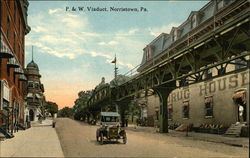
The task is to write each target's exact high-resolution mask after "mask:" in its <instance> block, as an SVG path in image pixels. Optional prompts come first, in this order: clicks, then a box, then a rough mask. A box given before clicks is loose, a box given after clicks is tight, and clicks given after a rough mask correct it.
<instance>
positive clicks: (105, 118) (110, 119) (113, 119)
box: [101, 116, 119, 122]
mask: <svg viewBox="0 0 250 158" xmlns="http://www.w3.org/2000/svg"><path fill="white" fill-rule="evenodd" d="M101 121H102V122H118V121H119V119H118V117H114V116H102V119H101Z"/></svg>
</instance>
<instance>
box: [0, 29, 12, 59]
mask: <svg viewBox="0 0 250 158" xmlns="http://www.w3.org/2000/svg"><path fill="white" fill-rule="evenodd" d="M12 57H14V55H13V53H12V52H11V51H10V49H9V47H8V46H7V44H6V43H5V42H4V41H3V35H2V34H1V43H0V58H12Z"/></svg>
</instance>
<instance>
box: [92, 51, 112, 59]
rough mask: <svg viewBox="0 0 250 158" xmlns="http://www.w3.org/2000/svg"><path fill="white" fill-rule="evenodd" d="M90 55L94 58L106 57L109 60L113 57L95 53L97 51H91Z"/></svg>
mask: <svg viewBox="0 0 250 158" xmlns="http://www.w3.org/2000/svg"><path fill="white" fill-rule="evenodd" d="M90 55H91V56H92V57H97V56H100V57H105V58H107V59H112V56H111V55H108V54H107V53H97V52H95V51H91V52H90Z"/></svg>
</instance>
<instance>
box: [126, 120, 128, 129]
mask: <svg viewBox="0 0 250 158" xmlns="http://www.w3.org/2000/svg"><path fill="white" fill-rule="evenodd" d="M125 126H126V127H128V119H125Z"/></svg>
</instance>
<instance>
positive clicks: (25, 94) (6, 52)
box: [0, 0, 45, 137]
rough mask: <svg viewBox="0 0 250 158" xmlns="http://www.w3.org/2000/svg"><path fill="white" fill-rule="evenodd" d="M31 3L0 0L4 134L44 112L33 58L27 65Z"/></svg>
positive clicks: (0, 95)
mask: <svg viewBox="0 0 250 158" xmlns="http://www.w3.org/2000/svg"><path fill="white" fill-rule="evenodd" d="M28 6H29V3H28V1H27V0H4V1H0V28H1V36H0V39H1V40H0V41H1V43H0V133H2V134H3V135H4V136H5V137H13V133H14V132H15V131H16V130H17V129H25V128H27V126H29V122H30V121H37V120H38V118H41V117H42V116H43V113H44V112H43V108H42V107H43V105H44V104H45V97H44V95H43V93H44V87H43V84H42V83H41V81H40V78H41V75H40V74H39V68H38V66H37V64H36V63H35V62H34V61H33V57H32V61H31V62H30V63H29V64H28V65H27V67H26V68H25V66H24V65H25V35H27V34H28V33H29V32H30V30H31V28H30V27H29V25H28V22H27V16H28V13H27V11H28ZM32 51H33V50H32ZM32 54H33V52H32Z"/></svg>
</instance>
